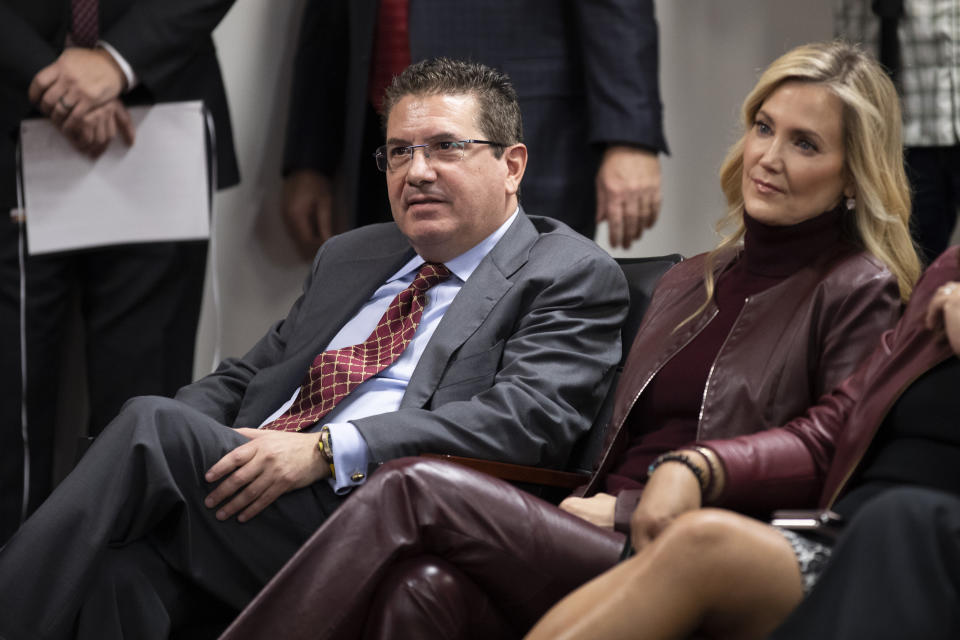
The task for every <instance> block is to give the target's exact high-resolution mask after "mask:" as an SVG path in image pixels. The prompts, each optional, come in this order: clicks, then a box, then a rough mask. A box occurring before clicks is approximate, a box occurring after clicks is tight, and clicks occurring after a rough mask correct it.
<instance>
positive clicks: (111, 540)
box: [0, 59, 627, 640]
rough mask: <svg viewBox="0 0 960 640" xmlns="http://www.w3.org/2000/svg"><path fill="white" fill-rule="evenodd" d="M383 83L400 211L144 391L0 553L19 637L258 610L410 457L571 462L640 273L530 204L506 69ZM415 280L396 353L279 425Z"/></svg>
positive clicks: (0, 625)
mask: <svg viewBox="0 0 960 640" xmlns="http://www.w3.org/2000/svg"><path fill="white" fill-rule="evenodd" d="M386 102H387V109H388V113H389V115H388V120H387V132H386V133H387V140H386V144H385V145H384V146H382V147H381V148H380V149H378V152H377V163H378V166H380V167H381V169H382V170H384V171H385V172H386V183H387V190H388V193H389V196H390V202H391V207H392V210H393V214H394V219H395V222H394V223H388V224H380V225H372V226H368V227H365V228H362V229H358V230H355V231H352V232H349V233H346V234H343V235H341V236H337V237H335V238H333V239H331V240H330V241H328V242H327V243H326V244H324V246H323V247H322V248H321V250H320V251H319V253H318V254H317V256H316V259H315V261H314V266H313V270H312V272H311V275H310V277H309V279H308V281H307V284H306V287H305V290H304V293H303V295H302V296H301V297H300V299H299V300H297V302H296V303H295V304H294V306H293V308H292V309H291V311H290V313H289V315H288V316H287V318H286V319H285V320H283V321H282V322H279V323H278V324H277V325H275V326H274V327H273V328H272V329H271V330H270V331H269V332H268V333H267V335H266V336H265V337H264V338H263V339H261V340H260V342H259V343H257V345H255V346H254V347H253V349H252V350H251V351H250V352H249V353H247V354H246V355H245V356H244V357H243V358H240V359H231V360H227V361H225V362H223V363H222V364H221V365H220V367H219V368H218V369H217V371H216V372H214V373H213V374H211V375H210V376H207V377H206V378H204V379H202V380H200V381H198V382H196V383H194V384H192V385H189V386H187V387H184V388H183V389H181V390H180V391H179V393H178V394H177V396H176V398H174V399H172V400H171V399H164V398H151V397H145V398H138V399H134V400H132V401H131V402H129V403H128V404H127V405H126V406H125V408H124V409H123V411H121V412H120V415H119V416H118V417H117V418H116V419H115V420H114V421H113V422H112V423H111V424H110V426H108V427H107V429H106V430H105V431H104V432H103V434H102V435H101V436H100V438H98V440H97V442H96V443H95V444H94V445H93V447H92V448H91V450H90V451H89V452H88V454H87V455H86V456H85V457H84V459H83V460H82V461H81V462H80V464H79V465H78V466H77V468H76V470H75V471H74V473H73V474H71V475H70V476H69V477H68V478H67V479H66V480H65V481H64V482H63V483H62V484H61V486H60V487H59V488H58V489H57V490H56V491H55V492H54V494H53V495H52V496H51V497H50V499H49V500H48V501H47V502H46V503H45V504H44V505H42V506H41V507H40V509H39V510H38V511H37V512H36V513H35V515H34V516H33V517H32V518H30V519H29V520H28V521H27V522H26V523H25V524H24V526H23V527H22V528H21V529H20V531H19V532H18V534H16V535H15V536H14V537H13V538H12V539H11V541H10V543H9V544H8V545H7V547H6V548H4V550H3V551H2V552H0V637H3V638H6V639H7V640H12V639H19V638H31V639H35V638H61V637H74V636H75V637H96V638H113V637H136V638H154V637H156V638H161V637H163V638H165V637H167V635H168V634H169V632H170V630H171V629H173V628H176V627H177V626H178V623H179V622H181V621H182V620H184V619H185V618H190V617H191V616H192V615H193V614H194V613H195V612H194V610H193V609H194V608H195V604H196V602H198V601H199V599H198V596H197V594H198V593H199V594H205V595H206V596H207V597H210V596H212V597H213V598H215V599H216V600H217V601H219V602H220V603H222V604H224V605H226V606H227V607H228V608H230V609H232V610H235V611H239V610H240V609H241V608H242V607H243V606H244V605H245V604H246V603H247V602H248V601H249V600H250V599H251V598H252V597H253V595H254V594H256V592H257V591H258V590H259V589H260V588H261V587H262V586H263V585H264V584H265V583H266V582H267V580H268V579H269V578H270V577H271V576H272V575H273V574H274V573H275V572H276V571H277V570H278V569H279V568H280V567H281V566H282V565H283V563H284V562H285V561H286V560H287V559H289V558H290V556H292V555H293V553H294V552H295V551H296V549H297V548H298V546H299V545H300V544H301V543H302V542H303V541H304V540H305V539H306V538H307V537H308V536H309V535H310V533H311V532H312V531H313V530H315V529H316V527H317V526H319V525H320V524H321V523H322V522H323V521H324V519H325V518H326V517H327V516H328V515H329V514H330V513H331V512H332V511H333V510H334V509H336V508H337V507H338V506H339V505H340V504H341V502H342V501H344V500H345V498H346V496H347V495H348V493H349V491H350V488H351V487H352V486H354V485H357V484H362V483H363V482H364V481H365V479H366V476H367V473H368V472H369V470H372V469H374V468H375V467H376V466H377V465H378V464H379V463H382V462H384V461H386V460H389V459H392V458H396V457H399V456H405V455H413V454H417V453H420V452H440V453H452V454H466V455H479V456H485V457H491V458H495V459H499V460H504V461H509V462H520V463H530V464H542V465H561V464H563V463H564V462H565V460H566V458H567V456H568V455H569V452H570V448H571V445H572V444H573V442H574V441H575V440H576V439H577V437H578V436H580V435H581V434H582V433H584V432H585V430H586V429H587V428H588V426H589V424H590V422H591V420H592V419H593V417H594V414H595V413H596V411H597V409H598V407H599V405H600V402H601V400H602V398H603V396H604V395H605V393H606V390H607V387H608V386H609V383H610V375H611V373H612V370H613V367H614V365H615V364H616V362H617V360H618V359H619V354H620V345H619V340H618V332H619V325H620V323H621V322H622V321H623V318H624V315H625V311H626V304H627V294H626V287H625V283H624V280H623V275H622V273H621V271H620V269H619V268H618V267H617V266H616V264H615V263H614V262H613V261H612V260H611V259H610V258H609V257H608V256H606V255H605V254H604V253H603V252H602V251H600V250H599V249H598V248H597V247H596V246H595V245H594V244H593V243H592V242H590V241H589V240H587V239H585V238H583V237H581V236H579V235H577V234H575V233H574V232H572V231H571V230H570V229H569V228H567V227H566V226H565V225H563V224H562V223H559V222H556V221H553V220H551V219H547V218H538V217H532V216H531V217H528V216H526V215H525V214H524V213H523V211H522V210H521V209H520V207H519V206H518V202H517V190H518V188H519V186H520V181H521V179H522V177H523V172H524V168H525V166H526V161H527V151H526V147H525V146H524V145H523V144H522V142H521V140H522V130H521V125H520V112H519V108H518V106H517V101H516V94H515V93H514V91H513V88H512V87H511V86H510V83H509V80H508V79H507V78H506V76H504V75H502V74H500V73H498V72H495V71H493V70H491V69H489V68H487V67H484V66H482V65H478V64H468V63H460V62H453V61H449V60H442V59H441V60H431V61H427V62H424V63H419V64H417V65H413V66H411V67H410V68H408V69H407V70H406V71H405V72H404V73H403V74H401V75H400V76H399V77H398V78H397V79H396V80H395V81H394V84H393V85H392V86H391V88H390V89H389V90H388V93H387V97H386ZM424 263H427V264H426V267H425V266H424ZM425 272H429V273H430V274H432V275H434V276H437V277H435V278H434V279H433V280H432V281H431V282H430V285H425V286H424V287H422V288H418V287H417V282H418V281H420V278H421V277H422V276H423V274H424V273H425ZM440 273H442V274H443V275H442V277H441V276H438V275H437V274H440ZM415 274H418V275H416V277H415ZM444 278H445V279H444ZM411 283H412V284H411ZM408 285H409V286H408ZM426 286H430V288H429V289H428V290H427V291H426V293H423V291H422V289H423V288H426ZM412 290H416V291H417V292H418V293H414V294H412V295H414V296H416V295H420V294H422V295H421V297H420V298H416V297H415V300H416V299H419V300H420V303H416V302H414V304H413V306H414V307H417V304H422V308H421V309H419V311H418V312H417V313H419V314H420V315H419V317H417V318H416V320H414V321H413V325H412V326H415V331H414V330H413V329H410V330H409V333H404V334H403V335H404V336H405V337H404V340H406V341H407V342H405V343H404V344H403V346H402V347H401V349H402V352H401V351H400V350H399V349H398V353H399V355H398V353H393V354H392V356H391V357H392V358H393V357H395V359H393V360H392V363H388V364H387V366H386V368H383V369H382V370H381V371H379V373H376V374H375V375H373V376H372V377H370V378H369V379H368V380H366V381H365V382H362V383H361V384H359V386H356V387H355V388H354V389H353V390H352V391H349V393H347V395H346V396H345V397H343V398H342V400H341V401H340V402H339V403H337V404H336V406H335V408H334V409H333V410H332V411H330V412H329V413H327V414H325V415H324V416H323V417H322V419H318V420H314V421H313V422H312V423H311V422H310V420H311V418H306V419H305V420H306V422H307V424H306V425H305V427H304V428H303V429H302V430H301V431H299V432H284V431H278V430H275V429H274V427H276V426H277V425H278V424H281V423H283V421H285V420H287V419H288V418H290V419H294V420H296V419H299V418H297V417H296V416H300V417H302V416H304V415H317V414H311V413H309V412H310V411H313V404H312V403H313V401H314V400H317V402H318V403H320V402H323V403H326V402H327V401H328V399H329V397H328V396H327V395H325V394H326V388H327V385H326V384H325V383H322V381H323V380H325V379H326V378H325V377H324V376H327V375H336V372H335V371H334V372H333V373H331V371H328V370H326V369H325V366H326V365H325V364H324V363H325V362H327V361H326V360H324V359H323V358H324V357H325V356H327V355H328V354H331V353H334V354H340V355H337V356H336V360H337V363H338V365H337V366H339V362H340V359H339V358H340V356H341V355H342V353H343V352H344V351H350V352H351V353H356V352H355V351H353V350H355V349H359V350H360V351H363V352H364V353H366V351H365V350H367V349H370V348H373V347H372V342H371V340H372V339H374V338H378V337H379V338H383V339H385V340H386V339H389V340H393V338H394V336H395V335H396V334H395V333H392V329H391V330H390V331H391V333H390V335H389V337H385V336H382V335H381V334H380V333H379V332H380V330H381V328H383V327H384V326H385V325H384V321H385V320H389V322H388V323H387V324H389V323H390V322H392V321H393V320H394V319H395V317H394V316H392V315H391V314H392V313H394V311H393V307H394V305H396V304H403V303H402V301H403V299H404V298H403V296H404V295H405V294H407V292H410V291H412ZM398 292H400V293H398ZM395 296H396V297H395ZM408 299H409V298H408ZM398 301H400V302H398ZM388 305H389V307H388ZM413 315H417V314H416V313H415V314H413ZM404 317H406V316H404ZM410 317H412V316H410ZM404 331H406V329H404ZM367 336H369V337H367ZM364 338H366V339H364ZM373 342H376V340H373ZM321 352H322V353H321ZM318 353H320V354H321V355H320V356H317V354H318ZM311 363H313V364H311ZM318 363H319V364H318ZM381 364H383V363H382V362H381ZM308 371H309V372H310V373H309V375H308V376H307V379H306V380H305V379H304V374H305V372H308ZM315 380H320V381H321V384H319V385H318V387H321V388H320V389H319V391H318V394H317V395H316V396H315V395H314V391H317V388H316V387H315V386H314V381H315ZM301 384H303V386H302V387H301V386H300V385H301ZM321 398H322V401H321ZM278 418H279V420H280V422H277V419H278ZM258 426H261V427H263V426H266V427H267V428H261V429H257V428H256V427H258ZM346 508H349V502H348V503H347V507H346ZM357 552H358V553H362V550H359V549H358V550H357ZM41 569H42V571H41Z"/></svg>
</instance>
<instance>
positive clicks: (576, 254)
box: [527, 215, 616, 266]
mask: <svg viewBox="0 0 960 640" xmlns="http://www.w3.org/2000/svg"><path fill="white" fill-rule="evenodd" d="M527 218H528V219H529V220H530V223H531V224H532V225H533V228H534V229H535V231H536V234H537V235H536V239H535V240H534V241H533V244H532V246H531V258H533V257H534V256H551V257H553V258H557V259H562V260H563V261H564V262H572V261H575V260H579V259H583V258H592V259H595V260H597V261H599V262H602V263H606V264H609V265H611V266H616V261H615V260H614V259H613V258H612V257H611V256H610V254H609V253H607V252H606V251H604V250H603V249H602V248H600V246H599V245H597V243H596V242H594V241H593V240H591V239H590V238H587V237H586V236H584V235H582V234H580V233H577V232H576V231H574V230H573V229H571V228H570V227H569V226H567V225H566V224H565V223H563V222H561V221H559V220H556V219H554V218H548V217H545V216H531V215H528V216H527Z"/></svg>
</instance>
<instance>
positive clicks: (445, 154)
mask: <svg viewBox="0 0 960 640" xmlns="http://www.w3.org/2000/svg"><path fill="white" fill-rule="evenodd" d="M468 144H489V145H492V146H494V147H506V146H507V145H505V144H503V143H501V142H491V141H489V140H440V141H438V142H431V143H430V144H410V145H396V144H385V145H383V146H381V147H379V148H378V149H377V150H376V152H374V154H373V157H374V158H376V160H377V169H380V171H386V170H387V169H389V170H390V171H396V170H397V169H401V168H403V167H404V166H406V164H407V163H408V162H410V161H411V160H413V152H414V151H416V150H417V149H423V157H425V158H429V159H430V161H431V162H438V163H449V162H457V161H459V160H461V159H462V158H463V153H464V151H465V150H466V148H467V145H468Z"/></svg>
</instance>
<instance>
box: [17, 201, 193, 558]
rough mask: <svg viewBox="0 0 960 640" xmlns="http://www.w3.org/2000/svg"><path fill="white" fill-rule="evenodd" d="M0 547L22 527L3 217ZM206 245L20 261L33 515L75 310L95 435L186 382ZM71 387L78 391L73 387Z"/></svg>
mask: <svg viewBox="0 0 960 640" xmlns="http://www.w3.org/2000/svg"><path fill="white" fill-rule="evenodd" d="M0 227H2V228H0V336H2V337H0V380H2V381H3V384H2V385H0V544H2V543H3V542H4V541H5V540H6V539H7V538H9V537H10V535H12V534H13V531H14V530H15V529H16V527H17V526H18V525H19V523H20V513H21V510H22V502H23V494H24V486H23V485H24V483H23V477H24V459H25V451H24V447H23V442H22V437H21V424H22V423H21V370H20V292H19V266H18V258H17V228H16V225H14V224H12V223H10V222H8V220H5V219H3V220H0ZM206 255H207V243H206V242H205V241H196V242H166V243H148V244H136V245H122V246H115V247H106V248H100V249H95V250H89V251H76V252H65V253H57V254H50V255H42V256H32V257H28V259H27V264H26V273H27V281H26V299H27V313H26V323H25V324H26V336H27V412H26V420H27V425H28V427H27V434H28V440H29V464H30V473H29V509H28V513H29V512H32V511H33V510H34V509H35V508H36V507H37V506H38V505H39V504H40V503H41V502H42V501H43V500H44V499H45V498H46V497H47V495H49V493H50V490H51V486H52V482H53V457H54V449H55V447H64V448H65V450H66V451H67V453H66V455H67V456H68V458H72V456H71V455H70V453H69V452H71V451H72V450H73V445H74V442H73V441H69V442H66V443H60V442H55V441H54V432H55V427H56V424H57V417H58V412H59V413H61V414H63V413H66V414H67V415H71V416H74V415H83V411H82V410H83V407H82V406H81V407H74V408H70V409H67V410H64V409H63V408H60V407H58V403H57V400H58V396H59V395H60V391H59V384H60V382H61V378H62V369H63V360H64V358H63V354H64V352H65V351H69V349H67V345H66V340H67V336H68V335H69V333H68V332H67V330H66V329H67V327H68V326H69V324H70V322H72V321H73V320H74V313H73V312H74V309H75V305H74V303H75V302H77V303H79V305H78V306H79V311H80V320H81V325H82V326H81V335H82V337H83V349H82V350H80V353H82V354H83V359H84V361H85V364H86V369H85V376H84V377H85V383H86V391H87V394H86V398H87V403H86V404H87V406H88V408H89V420H88V421H87V423H86V424H80V425H77V427H76V430H75V431H76V433H77V434H78V435H85V434H86V433H87V432H89V433H90V434H91V435H95V434H97V433H99V432H100V431H101V430H102V429H103V428H104V427H105V426H106V424H107V423H108V422H109V421H110V420H112V419H113V418H114V417H115V416H116V415H117V412H118V411H119V410H120V407H121V406H123V403H124V402H126V401H127V400H128V399H130V398H131V397H133V396H138V395H147V394H155V395H173V394H174V393H175V392H176V390H177V389H178V388H180V387H181V386H183V385H185V384H188V383H189V382H190V380H191V379H192V376H193V351H194V342H195V340H196V329H197V321H198V319H199V314H200V302H201V298H202V294H203V280H204V271H205V269H206ZM74 384H76V382H74Z"/></svg>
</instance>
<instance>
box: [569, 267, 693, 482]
mask: <svg viewBox="0 0 960 640" xmlns="http://www.w3.org/2000/svg"><path fill="white" fill-rule="evenodd" d="M681 260H683V256H681V255H680V254H679V253H672V254H670V255H665V256H654V257H650V258H618V259H617V264H619V265H620V268H621V269H623V274H624V275H625V276H626V277H627V286H628V287H629V290H630V308H629V310H628V311H627V319H626V320H625V321H624V323H623V327H622V328H621V329H620V339H621V341H622V342H623V355H622V356H621V358H620V364H619V365H618V366H617V371H616V373H615V374H614V378H613V383H612V384H611V385H610V391H609V392H608V393H607V397H606V398H605V399H604V401H603V405H602V406H601V408H600V412H599V413H598V414H597V418H596V420H594V422H593V424H592V425H591V426H590V431H588V432H587V433H585V434H584V435H583V436H582V437H581V438H580V440H579V441H578V442H577V443H576V444H575V445H574V448H573V451H572V453H571V454H570V464H569V466H568V467H567V469H568V470H569V471H576V472H581V473H590V472H591V471H592V470H593V463H594V462H595V461H596V459H597V456H599V455H600V448H601V447H602V446H603V436H604V433H605V431H606V428H607V423H608V422H609V421H610V416H611V414H612V413H613V397H614V395H615V391H616V388H617V383H618V382H619V381H620V373H621V372H622V371H623V364H624V362H625V361H626V359H627V354H628V353H630V345H631V344H633V338H634V337H635V336H636V335H637V330H638V329H639V328H640V323H641V322H642V321H643V314H644V313H646V311H647V306H648V305H649V304H650V298H652V297H653V290H654V289H656V287H657V283H658V282H659V281H660V278H661V277H662V276H663V274H664V273H666V272H667V270H668V269H670V267H672V266H673V265H675V264H677V263H678V262H680V261H681Z"/></svg>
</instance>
